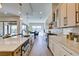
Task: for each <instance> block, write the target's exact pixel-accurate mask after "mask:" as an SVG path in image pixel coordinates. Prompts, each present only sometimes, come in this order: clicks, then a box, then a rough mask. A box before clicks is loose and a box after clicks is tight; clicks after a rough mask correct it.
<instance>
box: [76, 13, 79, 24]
mask: <svg viewBox="0 0 79 59" xmlns="http://www.w3.org/2000/svg"><path fill="white" fill-rule="evenodd" d="M75 17H76V23H79V11H76V15H75Z"/></svg>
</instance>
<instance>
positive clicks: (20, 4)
mask: <svg viewBox="0 0 79 59" xmlns="http://www.w3.org/2000/svg"><path fill="white" fill-rule="evenodd" d="M19 6H20V8H19V15H20V20H22V19H23V18H22V3H19Z"/></svg>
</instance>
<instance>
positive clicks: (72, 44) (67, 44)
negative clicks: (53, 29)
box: [50, 35, 79, 55]
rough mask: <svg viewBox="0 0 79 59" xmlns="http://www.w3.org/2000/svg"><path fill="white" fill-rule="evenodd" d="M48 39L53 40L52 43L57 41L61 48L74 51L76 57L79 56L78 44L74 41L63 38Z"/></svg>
mask: <svg viewBox="0 0 79 59" xmlns="http://www.w3.org/2000/svg"><path fill="white" fill-rule="evenodd" d="M50 38H51V39H53V38H54V39H53V40H54V41H57V42H59V43H60V44H61V45H62V46H63V47H65V48H66V49H67V48H68V49H67V50H69V51H71V50H72V51H74V52H76V53H77V54H78V55H79V42H74V40H69V39H66V37H65V36H53V35H52V36H51V35H50ZM72 51H71V52H72Z"/></svg>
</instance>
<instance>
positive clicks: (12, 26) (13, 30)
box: [11, 25, 17, 35]
mask: <svg viewBox="0 0 79 59" xmlns="http://www.w3.org/2000/svg"><path fill="white" fill-rule="evenodd" d="M16 34H17V25H11V35H16Z"/></svg>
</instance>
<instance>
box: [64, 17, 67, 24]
mask: <svg viewBox="0 0 79 59" xmlns="http://www.w3.org/2000/svg"><path fill="white" fill-rule="evenodd" d="M66 25H67V17H64V26H66Z"/></svg>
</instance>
